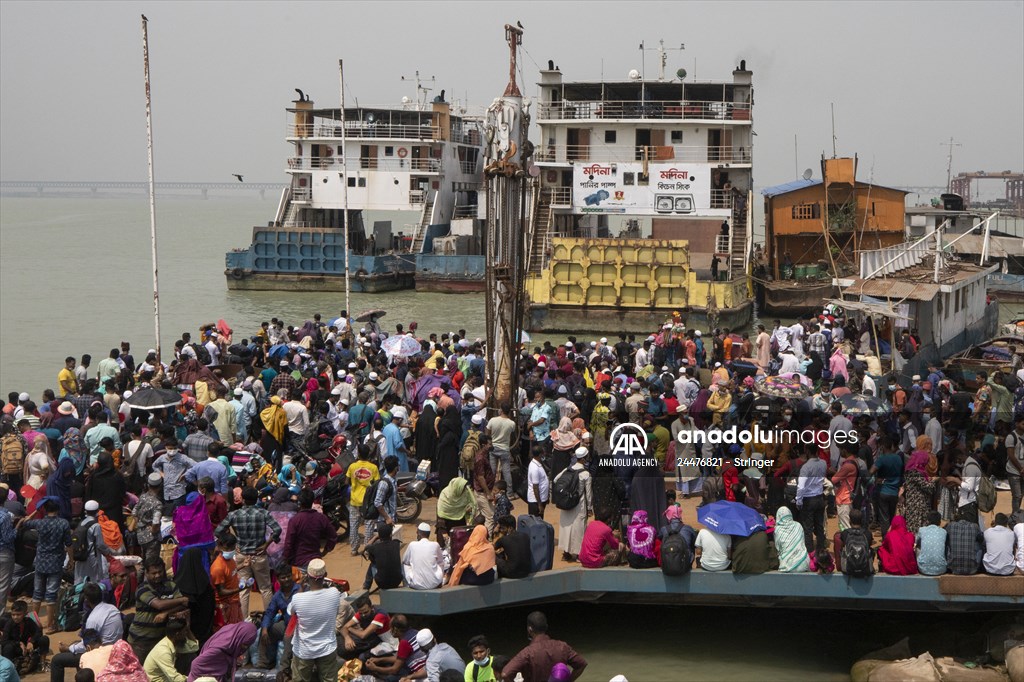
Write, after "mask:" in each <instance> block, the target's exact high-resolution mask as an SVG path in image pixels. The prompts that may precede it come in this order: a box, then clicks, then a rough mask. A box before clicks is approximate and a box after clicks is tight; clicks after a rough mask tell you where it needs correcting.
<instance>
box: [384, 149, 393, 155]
mask: <svg viewBox="0 0 1024 682" xmlns="http://www.w3.org/2000/svg"><path fill="white" fill-rule="evenodd" d="M394 155H395V148H394V147H384V156H394Z"/></svg>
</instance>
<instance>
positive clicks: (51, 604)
mask: <svg viewBox="0 0 1024 682" xmlns="http://www.w3.org/2000/svg"><path fill="white" fill-rule="evenodd" d="M58 511H60V507H58V506H57V503H56V502H55V501H53V500H52V499H47V500H46V501H45V502H43V513H44V514H46V516H44V517H43V518H41V519H32V520H30V519H28V517H23V518H22V519H21V521H19V522H18V526H24V527H25V528H26V529H29V530H35V531H36V533H38V535H39V539H38V540H37V541H36V559H35V563H34V565H33V568H35V586H34V589H33V591H32V611H34V612H35V613H38V614H40V616H41V615H42V612H41V611H40V610H39V609H40V604H45V605H46V607H47V612H48V615H49V620H48V621H47V628H46V631H47V633H54V632H57V590H58V588H60V579H61V575H62V573H63V571H64V557H65V555H66V554H67V550H66V548H67V547H70V546H71V525H70V524H69V523H68V522H67V520H66V519H63V518H61V517H60V516H58V515H57V512H58Z"/></svg>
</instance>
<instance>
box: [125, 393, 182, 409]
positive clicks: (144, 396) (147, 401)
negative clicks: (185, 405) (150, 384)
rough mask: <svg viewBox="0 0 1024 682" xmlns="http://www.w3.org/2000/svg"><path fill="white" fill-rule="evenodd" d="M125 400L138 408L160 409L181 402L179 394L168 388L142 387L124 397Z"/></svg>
mask: <svg viewBox="0 0 1024 682" xmlns="http://www.w3.org/2000/svg"><path fill="white" fill-rule="evenodd" d="M125 402H126V403H128V404H129V405H131V406H132V407H134V408H135V409H138V410H160V409H163V408H165V407H174V406H175V405H178V404H180V403H181V394H180V393H178V392H177V391H172V390H171V389H169V388H142V389H139V390H138V391H136V392H135V393H132V394H131V395H130V396H128V397H127V398H125Z"/></svg>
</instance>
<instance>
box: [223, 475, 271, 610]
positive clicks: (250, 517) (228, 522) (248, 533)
mask: <svg viewBox="0 0 1024 682" xmlns="http://www.w3.org/2000/svg"><path fill="white" fill-rule="evenodd" d="M258 499H259V493H258V492H257V491H256V489H255V488H246V489H245V490H243V491H242V502H243V504H244V506H243V507H242V508H241V509H236V510H235V511H233V512H231V513H229V514H228V517H227V518H226V519H224V520H223V521H221V522H220V525H218V526H217V529H216V531H215V534H216V535H217V536H218V537H219V536H221V535H222V534H223V533H225V532H227V530H228V529H229V528H230V529H232V530H234V532H235V536H236V537H237V538H238V553H239V554H240V555H241V556H242V560H241V562H240V565H239V566H238V577H239V579H241V580H245V581H246V582H247V583H248V581H249V578H253V579H254V580H255V582H256V588H257V589H259V591H260V594H261V595H262V597H263V603H264V604H269V603H270V599H271V598H272V597H273V596H274V591H273V589H272V587H271V582H270V562H269V560H268V558H267V547H268V546H269V545H270V543H272V542H278V541H279V540H280V539H281V525H280V524H279V523H278V522H277V521H276V520H275V519H274V517H273V516H271V515H270V512H268V511H267V510H266V509H261V508H259V507H257V506H256V501H257V500H258ZM268 530H269V531H270V539H269V540H268V539H267V531H268ZM250 589H251V588H250V586H249V584H247V585H246V587H245V589H243V590H242V593H241V595H240V597H239V599H240V600H241V606H242V615H243V617H244V616H245V614H248V613H249V592H250Z"/></svg>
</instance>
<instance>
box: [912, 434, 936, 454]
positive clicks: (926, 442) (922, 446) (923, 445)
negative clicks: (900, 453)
mask: <svg viewBox="0 0 1024 682" xmlns="http://www.w3.org/2000/svg"><path fill="white" fill-rule="evenodd" d="M932 445H934V443H933V442H932V439H931V436H926V435H924V434H923V433H922V434H921V435H920V436H918V437H917V440H916V441H915V442H914V447H915V449H917V450H924V451H925V452H931V451H932Z"/></svg>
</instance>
